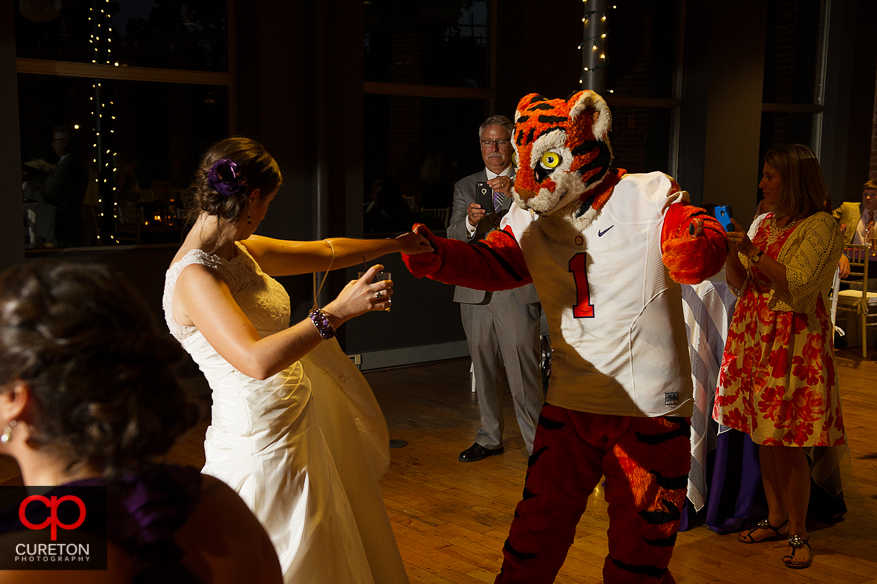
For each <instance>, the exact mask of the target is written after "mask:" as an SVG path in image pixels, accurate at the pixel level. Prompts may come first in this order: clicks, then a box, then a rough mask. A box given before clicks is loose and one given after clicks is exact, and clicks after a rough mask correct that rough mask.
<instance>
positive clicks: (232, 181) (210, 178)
mask: <svg viewBox="0 0 877 584" xmlns="http://www.w3.org/2000/svg"><path fill="white" fill-rule="evenodd" d="M207 186H209V187H210V188H211V189H213V190H214V191H216V192H217V193H219V194H220V195H222V196H224V197H231V196H232V195H239V194H241V193H243V192H245V191H246V190H247V181H246V180H245V179H244V176H243V169H242V168H241V165H240V164H238V163H237V162H235V161H234V160H229V159H228V158H222V159H220V160H217V161H216V162H214V163H213V166H211V167H210V172H208V173H207Z"/></svg>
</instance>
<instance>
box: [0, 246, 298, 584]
mask: <svg viewBox="0 0 877 584" xmlns="http://www.w3.org/2000/svg"><path fill="white" fill-rule="evenodd" d="M182 354H183V352H182V349H181V348H180V346H179V345H178V344H177V343H176V341H175V340H174V339H173V338H172V337H171V336H170V335H168V334H167V333H165V332H159V329H158V327H157V325H156V323H155V321H154V319H153V318H152V315H151V312H150V310H149V309H148V308H147V306H146V304H145V303H144V302H143V300H142V298H141V297H140V295H139V294H138V293H137V291H136V290H135V289H134V288H133V287H132V286H131V285H130V284H128V283H127V282H126V281H125V280H124V279H122V278H121V277H120V276H119V275H118V274H114V273H111V272H110V271H109V270H107V269H105V268H103V267H100V266H97V265H90V266H85V265H78V264H61V263H52V262H48V263H44V262H40V263H29V264H24V265H20V266H16V267H13V268H10V269H8V270H6V271H5V272H4V273H3V274H2V275H0V427H2V428H3V429H2V434H0V454H4V455H7V456H11V457H13V458H14V459H15V461H16V462H17V463H18V465H19V467H20V468H21V476H22V480H23V482H24V484H25V485H26V486H36V485H41V486H47V487H60V486H68V487H74V486H75V487H80V486H81V487H86V486H106V488H107V499H108V501H107V511H108V517H109V521H108V525H107V538H108V540H109V543H108V548H107V567H108V569H107V570H106V571H82V570H78V571H77V570H70V571H63V570H62V571H59V570H51V571H34V570H20V571H17V570H13V571H4V573H3V577H2V580H3V582H5V583H14V582H28V583H29V584H34V583H42V582H66V583H70V582H89V583H103V582H132V581H134V582H143V583H145V582H162V583H170V582H205V583H206V582H212V583H226V582H227V583H236V582H249V583H252V584H257V583H258V584H268V583H272V584H273V583H280V582H281V581H282V579H281V572H280V564H279V561H278V559H277V555H276V553H275V551H274V548H273V546H272V545H271V540H270V539H269V538H268V535H267V534H266V532H265V530H264V529H263V528H262V526H261V525H260V524H259V522H258V521H257V520H256V518H255V517H254V516H253V514H252V513H251V512H250V510H249V509H248V508H247V507H246V505H245V504H244V503H243V501H241V499H240V498H239V497H238V496H237V494H235V492H234V491H232V490H231V489H230V488H229V487H227V486H226V485H225V484H224V483H222V482H220V481H219V480H217V479H214V478H212V477H209V476H202V475H201V473H200V472H199V471H198V470H197V469H195V468H191V467H182V466H171V465H165V464H160V463H158V462H157V461H156V457H158V456H161V455H164V454H166V453H167V452H168V450H169V449H170V448H171V446H172V445H173V444H174V441H175V440H176V439H177V438H178V437H179V436H180V435H182V434H183V433H184V432H185V431H186V430H188V429H189V428H190V427H191V426H192V425H194V423H195V422H196V420H197V408H196V407H195V406H194V404H191V403H189V402H187V400H186V397H185V395H184V393H183V390H182V388H181V387H180V386H179V385H178V383H177V380H176V378H175V376H174V374H173V372H172V366H173V365H174V364H175V363H176V362H177V361H178V360H179V358H180V357H181V356H182ZM18 503H19V501H16V504H15V505H14V508H11V509H8V510H4V511H2V512H0V525H2V526H3V527H4V528H6V532H7V535H8V534H9V533H10V532H12V533H13V534H17V535H19V536H20V537H24V535H26V534H27V532H28V530H27V529H25V528H24V526H23V523H22V522H21V521H20V519H19V505H18ZM16 521H18V523H17V525H16V523H15V522H16ZM65 529H66V528H65ZM21 532H25V533H24V534H22V533H21ZM98 535H99V534H98ZM59 537H60V533H59Z"/></svg>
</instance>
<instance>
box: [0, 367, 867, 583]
mask: <svg viewBox="0 0 877 584" xmlns="http://www.w3.org/2000/svg"><path fill="white" fill-rule="evenodd" d="M838 357H839V368H840V375H841V395H842V399H843V407H844V419H845V421H846V424H847V432H848V436H849V441H850V449H851V451H852V457H853V476H852V479H851V480H850V482H849V483H848V484H847V486H846V488H845V489H844V495H845V497H846V503H847V508H848V509H849V511H848V513H847V515H846V518H845V520H844V521H843V522H841V523H839V524H837V525H834V526H823V525H811V526H808V527H809V528H810V530H811V537H812V541H813V544H814V550H815V553H816V557H815V560H814V562H813V566H812V567H811V568H809V569H807V570H790V569H787V568H785V567H784V566H783V564H782V559H781V558H782V555H783V554H784V553H785V545H784V543H779V542H773V543H764V544H754V545H744V544H741V543H738V542H737V538H736V535H734V534H730V535H718V534H716V533H714V532H712V531H710V530H708V529H707V528H705V527H698V528H695V529H693V530H691V531H688V532H684V533H680V534H679V537H678V540H677V544H676V550H675V552H674V555H673V561H672V563H671V565H670V567H671V570H672V571H673V574H674V576H675V577H676V580H677V582H679V583H680V584H682V583H698V584H700V583H740V584H750V583H768V582H769V583H770V584H782V583H786V582H790V583H799V582H826V583H829V582H830V583H845V582H852V583H865V582H872V583H877V527H875V524H877V435H875V434H872V433H871V432H872V431H873V428H874V426H875V424H874V423H873V420H875V418H877V415H875V412H877V387H875V386H877V384H875V383H874V380H875V379H877V363H875V362H874V361H873V360H862V358H861V357H860V356H859V355H857V354H854V353H853V352H852V351H841V352H840V353H839V354H838ZM366 378H367V379H368V381H369V382H370V383H371V385H372V388H373V389H374V391H375V394H376V395H377V397H378V400H379V401H380V403H381V406H382V408H383V409H384V414H385V415H386V418H387V423H388V425H389V428H390V437H391V438H392V439H398V440H405V441H407V442H408V443H409V444H408V445H407V446H405V447H403V448H399V449H395V450H392V451H391V452H392V462H391V465H390V470H389V471H388V472H387V474H386V476H385V477H384V479H383V480H382V481H381V489H382V491H383V494H384V500H385V502H386V505H387V511H388V512H389V515H390V519H391V521H392V523H393V529H394V531H395V533H396V539H397V542H398V544H399V548H400V550H401V552H402V557H403V559H404V561H405V566H406V569H407V570H408V575H409V577H410V579H411V582H412V583H413V584H417V583H423V584H470V583H471V584H476V583H481V582H493V580H494V578H495V577H496V574H497V573H498V572H499V566H500V562H501V558H502V556H501V550H502V545H503V542H504V541H505V538H506V536H507V534H508V527H509V524H510V523H511V520H512V514H513V511H514V507H515V505H516V504H517V502H518V500H519V498H520V496H521V492H522V487H523V478H524V471H525V469H526V463H527V455H526V450H525V449H524V444H523V440H522V439H521V437H520V434H519V432H518V429H517V424H516V422H515V420H514V411H513V409H512V406H511V400H510V397H509V396H507V399H506V402H507V403H506V408H505V419H506V421H507V426H506V443H505V447H506V451H505V454H503V455H501V456H494V457H491V458H488V459H486V460H483V461H480V462H475V463H461V462H458V461H457V456H458V455H459V453H460V451H462V450H463V449H465V448H467V447H468V446H470V445H471V444H472V442H473V440H474V437H475V432H476V430H477V429H478V426H479V424H478V405H477V403H476V400H475V396H474V394H472V393H471V391H470V389H469V361H468V360H465V359H458V360H452V361H442V362H437V363H433V364H425V365H417V366H412V367H404V368H397V369H388V370H382V371H373V372H368V373H366ZM205 428H206V424H202V425H200V426H198V427H197V428H195V429H194V430H192V431H191V432H190V433H189V434H187V435H186V436H185V437H184V439H182V440H181V441H180V442H179V443H178V444H177V445H176V446H175V447H174V450H173V452H172V453H171V455H170V456H169V459H170V461H171V462H175V463H182V464H192V465H196V466H200V465H201V464H202V463H203V461H204V452H203V448H202V441H203V437H204V430H205ZM18 481H20V478H19V477H18V471H17V467H16V466H15V463H14V462H12V461H11V460H9V459H6V458H2V457H0V484H15V483H17V482H18ZM607 526H608V521H607V515H606V503H605V501H604V500H603V498H602V497H601V493H599V492H595V493H594V494H592V495H591V499H590V502H589V506H588V511H587V512H586V514H585V516H584V517H583V518H582V521H581V523H580V524H579V529H578V533H577V535H576V541H575V544H574V546H573V548H572V549H571V550H570V553H569V556H568V558H567V561H566V563H565V565H564V567H563V568H562V570H561V572H560V574H559V576H558V578H557V582H558V583H576V584H585V583H596V582H601V569H602V565H603V559H604V556H605V554H606V535H605V533H606V528H607Z"/></svg>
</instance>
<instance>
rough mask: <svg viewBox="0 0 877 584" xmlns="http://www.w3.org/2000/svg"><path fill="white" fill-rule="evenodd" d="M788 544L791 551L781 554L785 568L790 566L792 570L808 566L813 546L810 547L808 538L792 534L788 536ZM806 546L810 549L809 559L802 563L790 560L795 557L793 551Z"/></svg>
mask: <svg viewBox="0 0 877 584" xmlns="http://www.w3.org/2000/svg"><path fill="white" fill-rule="evenodd" d="M789 545H790V546H791V547H792V553H791V554H789V555H786V556H783V563H784V564H785V565H786V567H787V568H792V569H793V570H802V569H804V568H809V567H810V564H812V563H813V548H811V547H810V538H809V537H808V538H807V539H804V538H803V537H801V536H800V535H793V536H792V537H790V538H789ZM805 545H806V546H807V549H808V550H810V559H809V560H807V562H805V563H803V564H800V563H799V564H796V563H793V562H792V560H794V559H795V552H796V551H798V550H799V549H801V548H803V547H804V546H805Z"/></svg>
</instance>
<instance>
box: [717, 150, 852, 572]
mask: <svg viewBox="0 0 877 584" xmlns="http://www.w3.org/2000/svg"><path fill="white" fill-rule="evenodd" d="M758 186H759V187H760V188H761V189H762V191H763V193H764V198H765V199H766V200H767V201H768V203H770V204H772V205H773V213H772V214H769V215H768V216H767V218H766V219H765V220H764V221H763V222H762V223H761V225H760V226H759V228H758V231H757V232H756V234H755V236H754V237H753V238H752V239H750V238H749V237H748V236H747V235H746V231H745V230H743V229H742V228H741V227H740V225H739V224H737V223H736V222H734V225H735V227H736V230H735V231H731V232H729V233H728V243H729V244H730V247H731V251H732V252H737V253H730V254H728V260H727V279H728V284H729V285H730V286H731V288H732V289H733V290H734V291H735V292H737V295H738V297H739V300H738V302H737V308H736V311H735V312H734V318H733V320H732V322H731V327H730V330H729V332H728V340H727V343H726V344H725V353H724V356H723V358H722V369H721V373H720V375H719V384H718V385H719V387H718V390H717V395H716V401H715V408H714V411H713V417H714V418H715V419H716V421H718V422H719V423H721V424H724V425H726V426H730V427H731V428H734V429H736V430H740V431H741V432H746V433H747V434H749V435H750V437H751V439H752V441H753V442H755V443H756V444H759V449H758V453H759V460H760V464H761V474H762V481H763V484H764V492H765V496H766V498H767V503H768V509H769V511H768V518H767V519H765V520H763V521H761V522H760V523H759V524H758V526H757V527H756V528H755V529H753V530H751V531H749V532H748V533H745V534H742V535H741V536H740V538H739V539H740V541H741V542H743V543H756V542H762V541H770V540H775V539H780V538H781V537H787V536H788V537H789V548H788V551H787V553H786V555H785V556H784V558H783V562H784V563H785V565H786V566H787V567H789V568H806V567H808V566H810V564H811V562H812V560H813V552H812V549H811V548H810V543H809V536H808V534H807V527H806V525H805V520H806V515H807V505H808V502H809V499H810V468H809V463H808V461H807V456H806V454H805V452H804V447H808V446H836V445H840V444H844V443H845V442H846V437H845V433H844V425H843V416H842V415H841V406H840V396H839V395H838V385H837V375H836V367H835V360H834V347H833V336H834V335H833V331H834V327H833V326H832V324H831V319H830V318H829V315H828V310H827V309H826V306H827V301H826V296H827V294H828V291H829V288H830V287H831V281H832V278H833V276H834V271H835V269H836V267H837V263H838V260H839V258H840V255H841V247H842V243H841V236H840V230H839V228H838V226H837V223H836V222H835V221H834V219H833V218H832V217H831V216H830V215H828V214H827V213H824V212H823V211H822V209H823V205H824V203H825V201H826V199H827V192H826V187H825V180H824V179H823V177H822V171H821V169H820V168H819V162H818V161H817V160H816V157H815V155H814V154H813V153H812V152H811V151H810V149H809V148H807V147H805V146H800V145H792V146H781V147H778V148H773V149H771V150H769V151H768V152H767V154H766V155H765V158H764V171H763V178H762V179H761V182H760V183H759V185H758Z"/></svg>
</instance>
